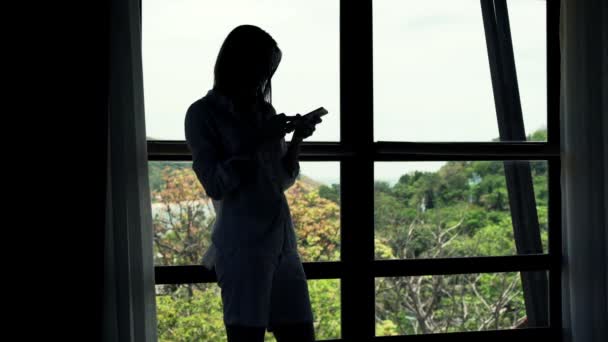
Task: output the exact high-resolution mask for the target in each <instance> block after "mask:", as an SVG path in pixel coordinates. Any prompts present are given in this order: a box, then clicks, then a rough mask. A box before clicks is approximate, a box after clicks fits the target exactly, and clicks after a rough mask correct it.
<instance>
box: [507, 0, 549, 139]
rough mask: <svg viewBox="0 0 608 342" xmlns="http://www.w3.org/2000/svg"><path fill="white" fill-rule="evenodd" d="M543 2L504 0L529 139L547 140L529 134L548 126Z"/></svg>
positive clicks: (544, 136) (537, 135)
mask: <svg viewBox="0 0 608 342" xmlns="http://www.w3.org/2000/svg"><path fill="white" fill-rule="evenodd" d="M546 4H547V3H546V1H539V0H537V1H527V0H509V1H508V2H507V6H508V11H509V21H510V24H511V38H512V40H513V53H514V55H515V67H516V68H517V78H518V83H519V95H520V98H521V106H522V111H523V113H524V126H525V127H526V133H528V140H535V141H546V140H547V134H546V132H544V133H545V134H538V133H537V134H532V135H531V136H530V133H531V132H534V131H535V130H539V129H540V128H544V129H546V127H547V101H546V98H547V50H546V48H547V36H546V34H547V33H546V32H547V20H546V16H547V15H546V10H547V9H546V6H547V5H546Z"/></svg>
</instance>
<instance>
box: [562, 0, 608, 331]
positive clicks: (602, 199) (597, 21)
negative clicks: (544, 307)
mask: <svg viewBox="0 0 608 342" xmlns="http://www.w3.org/2000/svg"><path fill="white" fill-rule="evenodd" d="M607 7H608V2H606V1H605V0H562V2H561V28H560V31H561V32H560V40H561V42H560V43H561V58H562V61H561V63H562V64H561V75H562V76H561V78H562V82H561V144H562V146H561V152H562V180H561V183H562V199H563V204H562V208H563V256H564V259H563V271H564V272H563V276H562V284H563V287H562V288H563V305H562V308H563V327H564V341H572V342H583V341H584V342H600V341H608V271H607V268H608V251H607V246H608V103H607V101H608V75H607V72H608V70H607V69H608V57H607V56H608V53H607V46H608V32H607V31H608V25H607V24H606V23H608V15H607V12H608V9H607Z"/></svg>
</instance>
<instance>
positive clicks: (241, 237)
mask: <svg viewBox="0 0 608 342" xmlns="http://www.w3.org/2000/svg"><path fill="white" fill-rule="evenodd" d="M272 115H276V111H275V110H274V108H273V107H272V105H270V104H266V105H265V106H259V107H258V109H257V110H255V111H252V112H237V111H236V110H235V106H234V104H233V103H232V102H231V101H230V99H228V98H227V97H225V96H223V95H222V94H220V93H219V92H217V91H215V90H213V89H212V90H210V91H209V92H208V93H207V95H206V96H204V97H203V98H201V99H199V100H197V101H196V102H194V103H193V104H192V105H191V106H190V108H188V112H187V114H186V119H185V131H186V142H187V144H188V147H189V148H190V151H191V152H192V168H193V170H194V172H195V173H196V175H197V177H198V179H199V181H200V182H201V184H202V185H203V188H204V189H205V192H206V193H207V195H208V196H209V197H210V198H211V199H212V201H213V206H214V208H215V213H216V220H215V222H214V224H213V228H212V229H213V231H212V234H211V241H212V243H211V246H210V248H209V249H208V250H207V251H206V253H205V255H204V257H203V265H205V266H206V267H207V268H212V267H213V265H214V264H215V256H216V253H218V252H219V253H231V252H232V251H235V250H239V251H242V252H247V253H263V254H268V255H277V254H279V253H281V252H283V251H285V250H295V249H297V245H296V238H295V232H294V228H293V222H292V220H291V213H290V211H289V206H288V205H287V200H286V198H285V194H284V191H285V190H286V189H287V188H289V187H290V186H291V185H293V184H294V182H295V180H296V177H297V176H298V174H299V170H300V167H299V163H298V164H297V167H296V168H295V170H293V171H292V172H288V170H287V168H286V167H285V166H284V165H283V163H282V157H283V156H284V155H285V153H286V151H287V144H286V142H285V139H283V138H282V139H281V140H276V141H270V142H266V143H263V144H262V145H260V146H259V147H258V148H257V150H254V151H252V149H251V146H252V144H253V141H254V139H255V135H256V134H257V133H258V129H259V128H260V127H261V123H262V121H263V120H265V119H267V118H269V117H270V116H272ZM239 165H245V166H246V167H242V166H239Z"/></svg>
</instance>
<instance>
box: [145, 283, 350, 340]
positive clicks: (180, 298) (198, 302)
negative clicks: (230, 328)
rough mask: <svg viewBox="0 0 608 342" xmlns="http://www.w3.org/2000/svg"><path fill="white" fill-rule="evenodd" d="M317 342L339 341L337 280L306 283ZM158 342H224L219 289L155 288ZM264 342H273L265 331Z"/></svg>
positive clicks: (210, 286) (196, 286)
mask: <svg viewBox="0 0 608 342" xmlns="http://www.w3.org/2000/svg"><path fill="white" fill-rule="evenodd" d="M308 290H309V294H310V300H311V305H312V309H313V317H314V327H315V335H316V339H317V340H328V339H338V338H340V316H341V314H340V280H339V279H320V280H309V281H308ZM156 313H157V321H158V340H159V341H172V342H181V341H184V342H186V341H209V342H224V341H226V330H225V327H224V320H223V310H222V299H221V289H220V287H219V286H218V285H217V284H216V283H209V284H184V285H157V286H156ZM264 340H265V341H269V342H270V341H272V342H274V341H275V339H274V337H273V335H272V333H269V332H266V336H265V339H264Z"/></svg>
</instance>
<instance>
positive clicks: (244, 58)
mask: <svg viewBox="0 0 608 342" xmlns="http://www.w3.org/2000/svg"><path fill="white" fill-rule="evenodd" d="M280 60H281V50H279V48H278V46H277V43H276V42H275V41H274V39H273V38H272V37H271V36H270V35H269V34H268V33H266V32H265V31H263V30H262V29H260V28H258V27H256V26H250V25H243V26H239V27H237V28H235V29H234V30H232V32H230V34H229V35H228V37H227V38H226V40H225V41H224V43H223V44H222V47H221V49H220V52H219V54H218V57H217V61H216V63H215V82H214V85H213V88H212V89H211V90H210V91H209V92H208V93H207V95H206V96H204V97H203V98H201V99H199V100H197V101H195V102H194V103H193V104H192V105H191V106H190V108H188V112H187V114H186V120H185V130H186V140H187V143H188V146H189V148H190V150H191V151H192V161H193V163H192V168H193V169H194V171H195V172H196V175H197V177H198V179H199V180H200V182H201V184H202V185H203V187H204V188H205V191H206V193H207V195H208V196H209V197H211V199H212V200H213V205H214V207H215V212H216V221H215V223H214V226H213V232H212V238H211V240H212V244H211V246H210V248H209V249H208V250H207V252H206V253H205V256H204V258H203V265H205V266H206V267H208V268H209V269H211V268H213V267H215V272H216V275H217V279H218V285H219V286H220V287H221V291H222V302H223V310H224V324H225V325H226V331H227V335H228V341H229V342H236V341H247V342H256V341H260V342H261V341H263V339H264V331H265V329H268V331H272V332H273V333H274V335H275V337H276V339H277V341H279V342H298V341H303V342H304V341H306V342H309V341H314V329H313V323H312V322H313V316H312V311H311V306H310V298H309V293H308V285H307V282H306V276H305V274H304V269H303V267H302V262H301V260H300V257H299V255H298V252H297V244H296V237H295V232H294V227H293V223H292V220H291V213H290V211H289V207H288V205H287V200H286V198H285V195H284V191H285V190H286V189H287V188H289V187H290V186H291V185H293V183H294V182H295V180H296V177H297V176H298V174H299V171H300V166H299V163H298V153H299V146H300V143H301V142H302V140H303V139H304V138H307V137H309V136H310V135H312V133H313V132H314V130H315V125H316V124H317V123H319V122H321V119H319V118H316V119H312V120H304V119H303V117H302V116H300V115H299V114H297V115H294V116H286V115H285V114H277V113H276V111H275V110H274V108H273V106H272V105H271V103H270V98H271V84H270V80H271V78H272V76H273V74H274V72H275V71H276V69H277V67H278V65H279V62H280ZM291 131H294V135H293V138H292V141H291V143H290V144H289V147H288V146H287V144H286V142H285V138H284V137H285V134H286V133H288V132H291Z"/></svg>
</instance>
